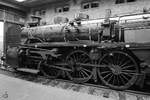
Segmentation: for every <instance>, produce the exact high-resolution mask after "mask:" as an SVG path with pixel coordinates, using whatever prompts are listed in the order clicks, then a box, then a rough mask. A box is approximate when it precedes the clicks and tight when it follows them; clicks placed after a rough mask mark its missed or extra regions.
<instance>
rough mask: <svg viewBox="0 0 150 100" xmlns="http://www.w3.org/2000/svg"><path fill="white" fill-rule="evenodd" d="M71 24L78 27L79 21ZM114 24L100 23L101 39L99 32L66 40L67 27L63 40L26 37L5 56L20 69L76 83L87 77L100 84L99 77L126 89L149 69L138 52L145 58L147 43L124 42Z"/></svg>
mask: <svg viewBox="0 0 150 100" xmlns="http://www.w3.org/2000/svg"><path fill="white" fill-rule="evenodd" d="M75 23H76V24H77V25H78V26H80V24H81V23H79V22H75ZM115 24H116V23H114V21H112V22H111V21H110V20H109V21H107V22H106V23H104V24H103V25H102V26H103V29H102V30H104V29H105V28H106V29H108V30H109V32H110V34H109V35H107V36H108V37H106V38H105V39H103V38H101V37H103V35H102V34H101V32H102V31H100V32H99V34H97V37H98V39H97V41H92V40H91V38H92V37H91V35H90V33H87V34H89V40H78V39H75V40H73V41H70V40H67V39H68V37H67V34H68V33H69V34H70V30H68V29H66V30H65V32H64V33H65V34H64V37H63V38H64V41H61V42H57V41H56V42H55V41H54V42H45V41H43V40H41V39H39V38H36V37H34V38H33V37H32V38H28V39H27V40H26V43H24V44H22V45H20V46H19V47H18V48H17V49H15V50H12V52H13V53H14V52H15V53H16V55H15V57H13V56H12V55H11V54H9V53H8V52H7V56H6V57H7V60H9V61H10V62H11V66H14V68H15V69H17V70H19V69H21V68H26V69H29V70H38V71H40V72H42V73H43V74H44V75H45V76H46V77H49V78H58V77H59V76H60V75H62V76H64V77H67V78H69V79H70V80H72V81H74V82H76V83H84V82H88V81H89V80H91V79H93V80H94V81H95V82H98V83H100V80H101V81H102V82H103V83H104V84H105V85H107V86H109V87H110V88H113V89H117V90H124V89H128V88H129V87H131V86H132V85H133V84H135V83H136V82H137V80H138V79H139V77H140V76H144V74H145V70H146V68H149V62H150V61H149V59H147V61H142V59H141V55H139V53H141V52H145V51H146V53H145V54H144V53H141V54H144V56H145V58H149V57H150V44H149V43H125V42H124V39H123V38H124V36H123V35H124V34H123V33H119V34H118V33H115V30H114V29H115V28H116V26H115ZM69 25H71V27H73V28H74V29H75V30H76V33H77V34H78V33H80V29H77V27H76V26H74V25H73V23H71V24H69ZM65 27H66V26H65ZM69 27H70V26H69ZM117 27H118V26H117ZM63 29H65V28H63ZM119 30H122V27H119ZM35 33H36V32H35ZM66 33H67V34H66ZM29 35H31V34H29ZM114 35H115V36H114ZM69 38H70V36H69ZM73 38H74V36H73ZM10 51H11V50H10ZM10 55H11V56H10ZM14 59H15V60H16V63H14ZM7 62H8V61H7ZM16 66H17V67H16ZM143 72H144V73H143Z"/></svg>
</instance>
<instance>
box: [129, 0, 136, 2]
mask: <svg viewBox="0 0 150 100" xmlns="http://www.w3.org/2000/svg"><path fill="white" fill-rule="evenodd" d="M134 1H136V0H127V2H134Z"/></svg>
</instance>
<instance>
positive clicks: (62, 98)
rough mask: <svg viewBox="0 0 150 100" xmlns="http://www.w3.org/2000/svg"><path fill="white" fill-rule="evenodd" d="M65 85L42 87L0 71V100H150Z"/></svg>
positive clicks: (108, 90) (149, 97) (103, 90)
mask: <svg viewBox="0 0 150 100" xmlns="http://www.w3.org/2000/svg"><path fill="white" fill-rule="evenodd" d="M54 81H55V80H54ZM52 83H53V81H52ZM65 84H66V83H65V82H64V83H63V82H60V83H58V84H57V85H56V86H53V84H51V83H50V84H49V85H42V84H38V83H36V82H35V83H34V82H29V81H26V80H23V79H18V78H14V77H13V74H12V73H7V72H5V71H0V100H150V96H149V95H139V94H133V93H128V92H124V91H115V90H110V89H103V88H97V89H94V91H93V92H92V94H91V93H90V92H89V90H92V87H89V86H81V88H80V89H79V90H78V91H74V89H73V87H68V88H63V86H65ZM68 85H69V84H68ZM107 92H108V93H107Z"/></svg>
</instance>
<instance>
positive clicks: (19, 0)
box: [16, 0, 26, 2]
mask: <svg viewBox="0 0 150 100" xmlns="http://www.w3.org/2000/svg"><path fill="white" fill-rule="evenodd" d="M16 1H18V2H23V1H26V0H16Z"/></svg>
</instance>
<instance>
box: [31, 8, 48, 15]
mask: <svg viewBox="0 0 150 100" xmlns="http://www.w3.org/2000/svg"><path fill="white" fill-rule="evenodd" d="M32 14H33V15H35V16H44V15H45V14H46V10H43V9H42V10H35V11H33V12H32Z"/></svg>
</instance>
